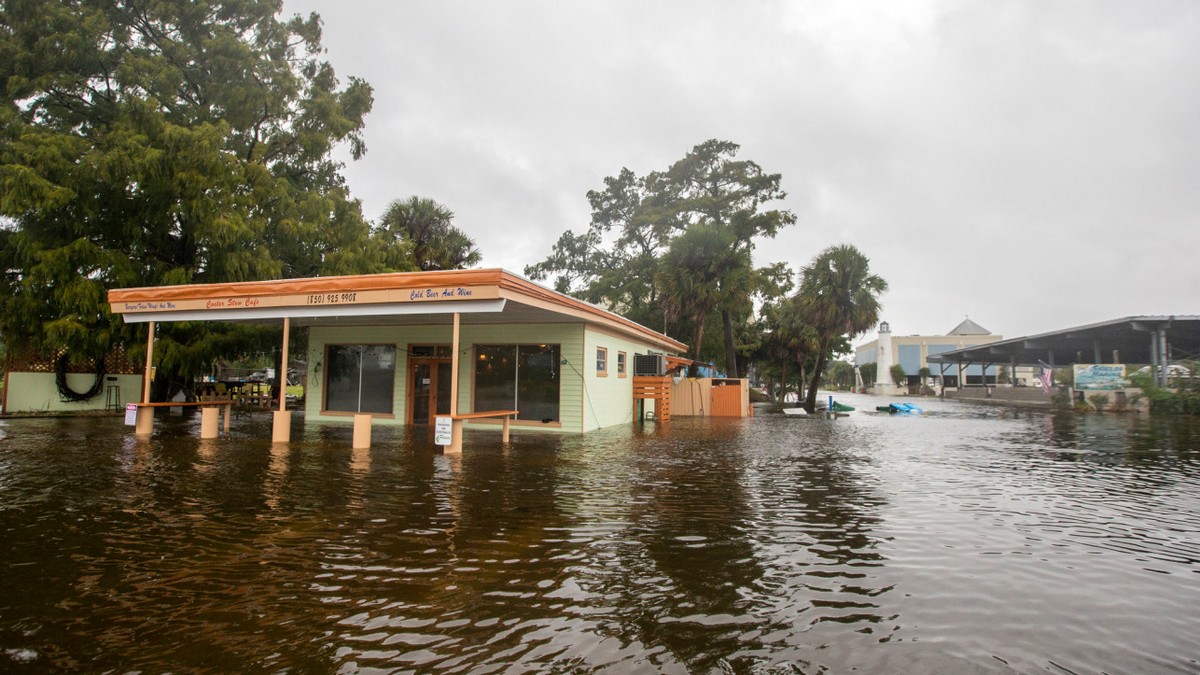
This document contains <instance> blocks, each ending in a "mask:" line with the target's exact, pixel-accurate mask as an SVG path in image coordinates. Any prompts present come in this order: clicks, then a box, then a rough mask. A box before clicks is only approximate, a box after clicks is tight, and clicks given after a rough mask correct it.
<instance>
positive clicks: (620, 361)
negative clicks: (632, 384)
mask: <svg viewBox="0 0 1200 675" xmlns="http://www.w3.org/2000/svg"><path fill="white" fill-rule="evenodd" d="M617 377H629V356H628V355H627V354H626V353H625V352H617Z"/></svg>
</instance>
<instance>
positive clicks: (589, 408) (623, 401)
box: [583, 328, 650, 431]
mask: <svg viewBox="0 0 1200 675" xmlns="http://www.w3.org/2000/svg"><path fill="white" fill-rule="evenodd" d="M584 342H585V347H584V365H586V366H587V368H586V370H584V371H583V383H584V392H583V419H584V423H583V424H584V427H583V429H584V431H591V430H592V429H599V428H602V427H610V426H613V425H616V424H625V423H628V422H630V421H632V420H633V357H634V355H635V354H646V353H648V352H649V351H650V348H649V347H647V346H646V345H644V344H641V343H637V342H633V341H630V340H627V339H625V338H621V337H617V336H615V335H612V334H610V333H607V332H603V331H599V330H595V329H590V328H589V329H588V330H587V332H586V334H585V339H584ZM597 347H604V348H606V349H607V350H608V376H607V377H601V376H599V375H597V374H596V348H597ZM618 352H625V357H626V376H625V377H620V376H618V375H617V353H618Z"/></svg>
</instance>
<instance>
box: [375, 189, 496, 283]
mask: <svg viewBox="0 0 1200 675" xmlns="http://www.w3.org/2000/svg"><path fill="white" fill-rule="evenodd" d="M453 221H454V212H453V211H451V210H450V209H448V208H446V207H445V206H442V205H441V204H438V203H437V202H435V201H433V200H432V199H426V198H423V197H416V196H413V197H409V198H408V199H404V200H401V199H397V200H395V201H393V202H392V203H391V204H389V205H388V207H387V210H386V211H384V213H383V217H382V218H380V222H379V227H378V229H377V230H376V236H377V237H379V238H380V239H382V240H383V242H384V245H385V256H386V258H387V259H388V260H389V261H391V262H390V264H391V265H393V266H396V267H399V266H402V265H405V264H407V263H408V262H409V261H410V260H411V262H412V264H414V265H415V266H416V268H417V269H419V270H421V271H424V272H429V271H433V270H456V269H465V268H468V267H472V266H474V265H478V264H479V260H480V257H481V255H480V253H479V249H478V248H476V247H475V242H474V241H473V240H472V239H471V238H470V237H468V236H467V234H466V233H465V232H463V231H462V230H460V229H458V228H457V227H455V226H454V225H453Z"/></svg>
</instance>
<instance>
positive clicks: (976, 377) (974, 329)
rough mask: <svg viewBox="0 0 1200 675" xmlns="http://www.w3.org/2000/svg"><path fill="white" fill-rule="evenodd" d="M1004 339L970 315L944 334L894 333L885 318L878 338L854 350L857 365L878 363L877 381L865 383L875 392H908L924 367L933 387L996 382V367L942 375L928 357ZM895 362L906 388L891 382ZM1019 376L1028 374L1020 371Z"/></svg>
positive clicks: (969, 369)
mask: <svg viewBox="0 0 1200 675" xmlns="http://www.w3.org/2000/svg"><path fill="white" fill-rule="evenodd" d="M1002 339H1004V338H1003V336H1001V335H997V334H994V333H992V332H991V331H989V330H987V329H986V328H984V327H983V326H980V325H979V324H977V323H975V322H974V321H972V320H971V319H969V318H968V319H964V320H963V321H962V323H960V324H958V325H957V326H955V327H954V329H953V330H951V331H950V332H949V333H946V334H945V335H905V336H896V335H892V331H891V327H890V326H889V325H888V322H886V321H884V322H882V323H880V324H879V334H878V337H876V338H875V339H874V340H872V341H870V342H867V343H866V344H863V345H860V346H859V347H858V348H857V349H856V350H855V352H854V365H855V367H862V366H864V365H866V364H869V363H874V364H877V367H876V370H875V381H874V383H870V382H868V383H866V385H867V386H868V387H871V388H872V391H873V393H876V394H883V395H897V394H904V393H908V388H909V387H917V386H919V385H921V384H922V382H921V378H920V372H921V369H922V368H929V370H930V381H929V382H925V383H924V384H929V385H930V386H939V385H944V386H946V387H950V388H957V387H960V386H970V385H984V384H995V383H996V376H997V374H998V372H999V371H998V368H997V367H996V366H990V367H988V369H987V372H986V373H985V372H983V369H982V367H981V366H979V365H971V366H967V367H966V368H964V369H963V371H962V373H959V371H958V370H957V369H956V368H954V369H947V371H946V372H945V374H944V375H943V373H942V369H941V366H939V365H938V364H933V365H930V364H929V361H928V359H929V356H930V355H932V354H940V353H942V352H948V351H951V350H954V349H962V348H964V347H973V346H976V345H982V344H987V343H989V342H998V341H1000V340H1002ZM896 364H899V365H900V366H901V367H902V368H904V375H905V380H906V383H905V384H906V386H905V387H897V386H896V385H895V384H894V383H893V382H892V375H891V369H892V366H893V365H896ZM960 375H961V380H962V381H960ZM1017 377H1018V378H1021V377H1027V374H1024V373H1022V372H1020V371H1018V372H1017ZM985 378H986V379H985Z"/></svg>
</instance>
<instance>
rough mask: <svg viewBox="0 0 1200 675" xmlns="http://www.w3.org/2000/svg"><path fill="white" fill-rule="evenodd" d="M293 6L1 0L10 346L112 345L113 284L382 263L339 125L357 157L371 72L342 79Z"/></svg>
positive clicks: (0, 155) (2, 199)
mask: <svg viewBox="0 0 1200 675" xmlns="http://www.w3.org/2000/svg"><path fill="white" fill-rule="evenodd" d="M281 10H282V2H281V0H158V1H156V2H145V1H143V0H113V1H110V2H92V1H88V0H66V1H63V2H44V0H5V2H4V6H3V12H2V13H0V81H2V82H3V84H4V87H5V89H6V93H7V97H6V99H5V101H4V103H3V106H0V226H2V228H3V229H2V233H0V266H2V267H0V272H2V273H3V277H2V281H0V283H3V285H4V287H3V289H0V290H2V291H3V292H2V293H0V307H2V309H3V315H4V316H3V318H2V319H0V330H2V331H3V335H4V339H5V340H6V341H7V342H9V344H10V345H11V344H22V345H26V346H30V347H33V348H35V349H40V350H59V349H63V348H66V349H69V350H71V351H73V352H76V353H82V354H86V355H91V356H96V355H99V354H103V353H104V351H105V350H106V349H107V348H108V346H109V345H110V344H111V343H112V342H114V341H115V340H117V339H121V338H128V337H129V333H128V332H126V331H125V328H124V327H123V326H122V325H121V324H120V323H119V321H118V320H116V319H114V317H112V316H111V315H110V314H109V313H108V310H107V305H106V302H105V299H106V295H105V292H106V290H107V289H109V288H113V287H130V286H148V285H169V284H182V283H202V282H223V281H244V280H256V279H268V278H280V277H304V276H313V275H319V274H338V273H353V272H369V271H381V270H382V269H383V266H384V263H383V261H382V259H381V257H380V254H379V251H378V250H377V247H374V246H372V245H371V241H370V231H369V227H368V224H367V222H366V221H365V220H364V218H363V217H362V213H361V208H360V206H359V203H358V202H357V201H356V200H354V199H352V198H351V197H350V195H349V192H348V190H347V188H346V185H345V183H344V181H343V179H342V176H341V173H340V172H341V169H342V166H341V165H340V164H339V163H338V162H337V161H335V160H334V159H332V156H331V152H332V150H333V149H334V147H335V146H336V145H338V144H341V143H346V144H348V145H349V148H350V151H351V155H352V156H353V157H354V158H358V157H361V156H362V154H363V153H364V152H365V151H366V148H365V146H364V144H363V139H362V128H363V119H364V117H365V115H366V114H367V113H368V112H369V111H370V109H371V106H372V101H373V99H372V92H371V87H370V86H369V85H368V84H367V83H366V82H364V81H362V80H360V79H357V78H353V77H351V78H348V79H347V81H346V82H345V84H342V83H341V82H339V80H338V78H337V77H336V75H335V73H334V70H333V67H332V66H331V65H330V64H329V63H327V62H325V61H324V60H322V58H321V54H322V51H323V50H322V48H321V44H320V39H321V23H320V19H319V17H318V16H317V15H316V14H312V15H310V16H308V17H300V16H294V17H290V18H279V17H278V15H279V14H280V12H281ZM206 330H208V329H206ZM211 330H219V329H211ZM199 332H202V331H197V329H195V328H193V329H191V330H189V331H188V334H189V335H190V337H185V336H184V335H183V334H182V333H180V334H176V335H175V336H174V339H177V340H179V342H180V345H179V347H180V348H181V349H182V348H184V347H187V348H188V349H191V350H193V351H195V352H202V353H193V354H191V356H193V357H202V356H204V355H206V354H209V353H212V352H213V350H214V349H219V348H220V347H218V346H212V345H210V346H209V347H207V348H204V347H201V346H200V345H201V343H203V341H204V340H203V337H200V336H198V333H199ZM163 339H164V340H170V339H172V333H171V331H170V330H167V331H164V333H163ZM171 353H172V350H171V349H170V348H168V349H166V350H165V352H164V354H165V355H169V354H171ZM200 363H204V361H203V360H201V361H200Z"/></svg>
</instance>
